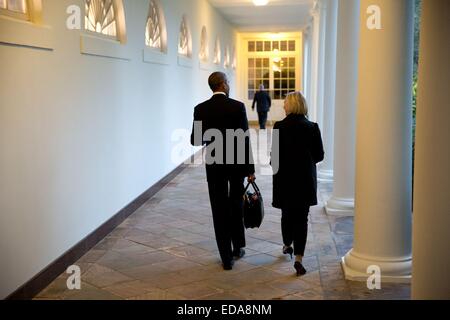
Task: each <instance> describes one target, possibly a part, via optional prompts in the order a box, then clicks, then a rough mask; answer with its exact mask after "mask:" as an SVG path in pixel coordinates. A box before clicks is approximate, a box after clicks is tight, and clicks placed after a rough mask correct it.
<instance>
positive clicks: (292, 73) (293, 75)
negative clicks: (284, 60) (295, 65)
mask: <svg viewBox="0 0 450 320" xmlns="http://www.w3.org/2000/svg"><path fill="white" fill-rule="evenodd" d="M289 78H294V79H295V69H290V70H289Z"/></svg>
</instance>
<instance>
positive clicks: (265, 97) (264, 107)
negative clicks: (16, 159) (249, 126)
mask: <svg viewBox="0 0 450 320" xmlns="http://www.w3.org/2000/svg"><path fill="white" fill-rule="evenodd" d="M255 104H256V111H258V119H259V127H260V129H261V130H264V129H266V123H267V114H268V113H269V111H270V107H271V106H272V99H270V95H269V94H268V93H267V92H266V91H264V85H261V86H260V87H259V91H258V92H256V93H255V98H254V99H253V104H252V110H253V111H255Z"/></svg>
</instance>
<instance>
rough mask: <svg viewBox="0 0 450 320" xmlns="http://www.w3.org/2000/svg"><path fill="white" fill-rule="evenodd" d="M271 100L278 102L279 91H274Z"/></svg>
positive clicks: (279, 97)
mask: <svg viewBox="0 0 450 320" xmlns="http://www.w3.org/2000/svg"><path fill="white" fill-rule="evenodd" d="M273 98H274V99H275V100H280V99H281V91H279V90H275V91H274V93H273Z"/></svg>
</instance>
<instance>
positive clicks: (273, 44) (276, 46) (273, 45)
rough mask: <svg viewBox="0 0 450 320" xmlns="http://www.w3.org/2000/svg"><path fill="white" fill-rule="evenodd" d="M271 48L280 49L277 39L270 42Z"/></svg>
mask: <svg viewBox="0 0 450 320" xmlns="http://www.w3.org/2000/svg"><path fill="white" fill-rule="evenodd" d="M272 49H273V50H280V42H279V41H274V42H272Z"/></svg>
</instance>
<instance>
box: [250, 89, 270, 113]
mask: <svg viewBox="0 0 450 320" xmlns="http://www.w3.org/2000/svg"><path fill="white" fill-rule="evenodd" d="M255 104H256V106H257V107H256V111H258V112H269V111H270V107H271V106H272V99H270V95H269V94H268V93H267V92H266V91H258V92H256V93H255V98H254V99H253V104H252V109H254V108H255Z"/></svg>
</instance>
